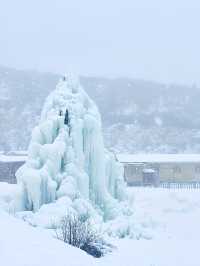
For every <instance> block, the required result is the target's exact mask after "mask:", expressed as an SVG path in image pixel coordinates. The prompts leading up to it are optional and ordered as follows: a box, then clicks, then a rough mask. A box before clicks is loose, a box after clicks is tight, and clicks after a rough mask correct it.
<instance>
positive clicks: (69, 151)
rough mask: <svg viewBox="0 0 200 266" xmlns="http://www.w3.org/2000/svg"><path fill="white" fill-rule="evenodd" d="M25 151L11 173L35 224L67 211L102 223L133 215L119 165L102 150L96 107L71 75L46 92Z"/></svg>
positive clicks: (111, 156) (24, 205)
mask: <svg viewBox="0 0 200 266" xmlns="http://www.w3.org/2000/svg"><path fill="white" fill-rule="evenodd" d="M28 154H29V155H28V160H27V162H26V164H25V165H24V166H22V167H21V168H20V169H19V170H18V172H17V174H16V176H17V181H18V183H19V184H21V185H22V187H23V209H24V210H29V211H33V212H36V215H35V219H36V217H37V218H38V219H37V223H40V222H39V220H41V216H45V217H46V218H44V217H43V218H42V219H43V221H44V219H46V220H47V219H49V214H50V213H51V214H52V215H58V216H59V215H60V216H61V215H64V214H66V212H69V211H70V212H75V213H78V214H79V215H87V216H89V217H93V218H94V217H98V218H100V219H103V220H104V221H109V220H113V219H115V218H117V217H119V216H120V215H122V216H123V215H128V216H130V215H131V214H132V212H131V210H130V209H129V207H128V204H127V201H126V191H125V183H124V180H123V175H122V169H121V166H120V164H119V163H118V162H117V161H116V159H115V156H114V155H113V154H111V153H109V152H108V151H107V150H106V149H105V148H104V143H103V138H102V130H101V117H100V114H99V111H98V109H97V107H96V105H95V103H94V102H93V101H92V100H91V99H90V98H89V96H88V95H87V94H86V93H85V91H84V90H83V89H82V87H81V86H80V84H79V82H78V80H77V79H74V78H72V76H70V75H68V76H66V77H64V78H63V79H62V80H60V82H59V83H58V85H57V87H56V89H55V91H53V92H52V93H51V94H50V95H49V96H48V98H47V100H46V102H45V104H44V108H43V110H42V114H41V120H40V123H39V125H38V126H37V127H36V128H35V129H34V130H33V133H32V139H31V142H30V146H29V152H28ZM31 215H33V214H31ZM48 226H50V225H48Z"/></svg>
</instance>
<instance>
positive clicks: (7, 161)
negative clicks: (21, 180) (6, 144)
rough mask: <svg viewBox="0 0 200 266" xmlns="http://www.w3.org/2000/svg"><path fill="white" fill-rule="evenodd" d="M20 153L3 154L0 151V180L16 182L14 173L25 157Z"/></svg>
mask: <svg viewBox="0 0 200 266" xmlns="http://www.w3.org/2000/svg"><path fill="white" fill-rule="evenodd" d="M21 154H22V153H19V154H17V153H15V155H3V154H1V153H0V182H7V183H10V184H15V183H16V177H15V173H16V171H17V170H18V169H19V167H20V166H22V165H23V164H24V163H25V161H26V158H27V156H25V155H24V154H23V156H22V155H21Z"/></svg>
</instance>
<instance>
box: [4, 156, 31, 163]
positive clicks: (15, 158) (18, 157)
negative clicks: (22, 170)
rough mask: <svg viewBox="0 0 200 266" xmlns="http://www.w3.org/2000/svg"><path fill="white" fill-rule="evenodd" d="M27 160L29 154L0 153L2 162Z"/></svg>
mask: <svg viewBox="0 0 200 266" xmlns="http://www.w3.org/2000/svg"><path fill="white" fill-rule="evenodd" d="M26 160H27V156H21V155H18V156H17V155H15V156H14V155H12V156H11V155H2V154H0V162H4V163H5V162H24V161H26Z"/></svg>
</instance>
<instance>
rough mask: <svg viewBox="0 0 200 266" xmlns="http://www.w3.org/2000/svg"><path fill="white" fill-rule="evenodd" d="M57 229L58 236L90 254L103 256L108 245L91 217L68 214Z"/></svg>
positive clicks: (97, 256)
mask: <svg viewBox="0 0 200 266" xmlns="http://www.w3.org/2000/svg"><path fill="white" fill-rule="evenodd" d="M55 231H56V237H57V238H58V239H59V240H62V241H64V242H65V243H68V244H70V245H72V246H74V247H77V248H80V249H82V250H84V251H85V252H87V253H88V254H90V255H92V256H94V257H96V258H99V257H102V256H103V254H104V253H105V251H106V246H107V247H108V245H107V244H106V243H105V242H104V241H103V240H102V238H101V237H100V235H99V234H97V232H96V231H95V230H94V229H93V227H92V225H91V223H90V222H89V219H88V218H86V217H81V216H76V215H66V216H65V217H64V218H63V219H62V220H61V223H60V225H59V227H58V228H57V229H55Z"/></svg>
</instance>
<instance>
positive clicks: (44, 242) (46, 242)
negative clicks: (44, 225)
mask: <svg viewBox="0 0 200 266" xmlns="http://www.w3.org/2000/svg"><path fill="white" fill-rule="evenodd" d="M0 265H2V266H44V265H48V266H56V265H58V266H90V265H95V260H94V259H93V258H92V257H91V256H89V255H87V254H86V253H85V252H83V251H81V250H80V249H77V248H74V247H72V246H69V245H67V244H65V243H63V242H62V241H59V240H57V239H55V238H53V237H52V236H51V235H50V234H49V233H48V232H45V231H44V230H43V229H38V228H33V227H31V226H29V225H27V224H26V223H25V222H23V221H20V220H19V219H16V218H14V217H12V216H9V215H8V214H7V213H5V212H3V211H1V210H0Z"/></svg>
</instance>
